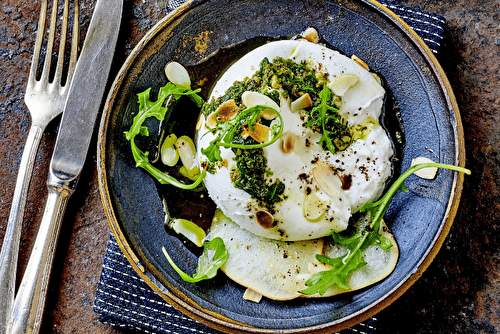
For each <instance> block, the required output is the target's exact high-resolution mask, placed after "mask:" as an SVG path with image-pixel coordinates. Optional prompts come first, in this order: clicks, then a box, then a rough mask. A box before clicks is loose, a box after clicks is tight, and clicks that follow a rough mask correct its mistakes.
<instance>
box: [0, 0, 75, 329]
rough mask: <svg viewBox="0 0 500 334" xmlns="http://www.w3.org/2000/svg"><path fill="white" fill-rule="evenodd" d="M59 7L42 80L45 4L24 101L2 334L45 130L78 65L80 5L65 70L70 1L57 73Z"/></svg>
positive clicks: (6, 250) (1, 264) (4, 262)
mask: <svg viewBox="0 0 500 334" xmlns="http://www.w3.org/2000/svg"><path fill="white" fill-rule="evenodd" d="M58 5H59V4H58V0H54V1H53V4H52V14H51V20H50V27H49V31H50V33H49V35H48V37H47V46H46V53H45V60H44V65H43V69H42V72H41V75H40V77H39V78H38V76H37V68H38V64H39V63H40V55H41V50H42V42H43V40H44V35H45V21H46V18H47V12H48V7H49V6H48V0H44V1H43V2H42V7H41V11H40V20H39V22H38V32H37V38H36V42H35V49H34V52H33V58H32V64H31V70H30V74H29V78H28V85H27V88H26V95H25V97H24V100H25V103H26V105H27V106H28V109H29V111H30V114H31V119H32V122H31V128H30V131H29V134H28V138H27V140H26V145H25V148H24V152H23V156H22V158H21V164H20V166H19V172H18V176H17V181H16V188H15V190H14V197H13V200H12V207H11V211H10V216H9V220H8V223H7V230H6V232H5V237H4V241H3V245H2V250H1V252H0V300H1V301H2V308H0V332H1V333H4V332H5V328H6V326H7V321H8V317H9V314H10V309H11V305H12V303H13V301H14V291H15V285H16V271H17V260H18V252H19V240H20V236H21V228H22V224H23V216H24V207H25V203H26V196H27V194H28V188H29V183H30V179H31V174H32V172H33V164H34V161H35V156H36V152H37V150H38V146H39V144H40V139H41V138H42V134H43V132H44V130H45V128H46V127H47V125H48V124H49V123H50V121H52V120H53V119H54V118H55V117H56V116H57V115H59V114H60V113H61V112H62V111H63V109H64V104H65V103H66V96H67V95H68V90H69V86H70V83H71V78H72V76H73V72H74V70H75V66H76V61H77V54H78V40H79V29H78V25H79V21H80V20H79V6H78V2H75V5H74V14H73V26H72V32H71V51H70V56H69V65H68V67H67V68H66V69H65V68H64V58H65V53H66V52H65V47H66V38H67V35H68V34H67V31H68V22H69V18H70V15H69V9H70V8H69V7H70V6H69V0H66V1H65V2H64V10H63V18H62V23H61V28H60V42H59V50H58V57H57V65H56V66H55V71H54V69H53V68H52V67H53V66H52V64H51V63H52V50H53V48H54V43H55V39H56V30H57V28H56V27H57V21H58V20H57V12H58V7H59V6H58ZM51 73H55V74H54V76H53V78H52V77H51Z"/></svg>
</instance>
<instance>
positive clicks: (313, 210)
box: [302, 193, 331, 222]
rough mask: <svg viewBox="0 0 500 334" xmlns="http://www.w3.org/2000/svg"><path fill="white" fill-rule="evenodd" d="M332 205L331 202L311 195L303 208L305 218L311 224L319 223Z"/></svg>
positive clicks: (313, 194)
mask: <svg viewBox="0 0 500 334" xmlns="http://www.w3.org/2000/svg"><path fill="white" fill-rule="evenodd" d="M330 204H331V201H330V200H328V201H324V200H322V199H321V198H319V197H318V195H316V194H315V193H311V194H309V195H307V196H306V198H305V199H304V204H303V206H302V208H303V213H304V217H305V218H306V219H307V220H309V221H311V222H315V221H318V220H319V219H320V218H321V217H322V216H323V215H324V214H325V212H326V210H327V209H328V206H329V205H330Z"/></svg>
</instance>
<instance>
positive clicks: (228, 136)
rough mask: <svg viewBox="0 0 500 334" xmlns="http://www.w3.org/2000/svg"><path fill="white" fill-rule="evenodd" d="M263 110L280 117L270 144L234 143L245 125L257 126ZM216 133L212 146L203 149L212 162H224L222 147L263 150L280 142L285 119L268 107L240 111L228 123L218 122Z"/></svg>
mask: <svg viewBox="0 0 500 334" xmlns="http://www.w3.org/2000/svg"><path fill="white" fill-rule="evenodd" d="M263 110H272V111H273V112H274V113H276V115H277V116H278V118H279V120H280V122H279V124H278V125H274V126H273V127H272V134H273V137H272V139H271V140H270V141H269V142H264V143H257V144H249V145H246V144H241V143H234V142H233V140H234V139H235V136H236V134H237V133H238V132H240V131H241V128H242V126H243V125H245V124H247V125H248V126H249V127H250V128H252V127H253V125H255V123H256V122H257V119H258V117H259V115H260V112H261V111H263ZM214 131H219V133H218V135H217V137H215V139H213V140H212V141H211V142H210V145H209V146H208V147H206V148H202V149H201V153H203V154H204V155H205V156H206V157H207V158H208V160H209V161H210V162H212V163H214V162H216V161H222V157H221V151H220V147H226V148H240V149H256V148H263V147H266V146H268V145H271V144H272V143H274V142H275V141H276V140H278V139H279V138H280V136H281V134H282V133H283V119H282V118H281V115H280V113H279V112H278V111H277V110H274V109H271V108H269V107H266V106H254V107H251V108H248V109H245V110H242V111H240V112H239V113H238V114H237V115H236V116H235V117H234V118H232V119H230V120H229V121H226V122H218V123H217V127H216V128H215V129H214Z"/></svg>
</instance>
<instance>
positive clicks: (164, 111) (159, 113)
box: [125, 82, 207, 189]
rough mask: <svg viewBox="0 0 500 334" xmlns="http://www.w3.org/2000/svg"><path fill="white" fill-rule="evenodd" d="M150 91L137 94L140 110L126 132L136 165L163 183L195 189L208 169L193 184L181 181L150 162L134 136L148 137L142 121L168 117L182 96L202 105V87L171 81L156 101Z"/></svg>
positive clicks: (147, 153)
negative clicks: (151, 98) (191, 86)
mask: <svg viewBox="0 0 500 334" xmlns="http://www.w3.org/2000/svg"><path fill="white" fill-rule="evenodd" d="M150 92H151V88H148V89H147V90H145V91H144V92H142V93H139V94H137V97H138V99H139V112H138V113H137V115H136V116H135V117H134V119H133V122H132V126H131V127H130V130H129V131H126V132H125V137H126V138H127V140H129V141H130V147H131V149H132V155H133V157H134V160H135V163H136V167H140V168H143V169H145V170H146V171H147V172H148V173H150V174H151V175H152V176H153V177H155V178H156V179H157V180H158V181H159V182H160V183H161V184H170V185H173V186H175V187H178V188H181V189H194V188H196V187H198V186H199V185H200V183H201V182H202V181H203V179H204V178H205V176H206V174H207V173H206V171H202V172H201V173H200V176H199V177H198V179H196V181H195V182H193V183H192V184H185V183H183V182H180V181H178V180H177V179H176V178H174V177H173V176H170V175H168V174H166V173H164V172H162V171H160V170H159V169H158V168H156V167H154V166H153V165H152V164H151V163H150V162H149V159H148V155H149V152H143V151H141V150H140V149H139V148H138V147H137V145H136V144H135V141H134V138H135V136H137V135H141V136H146V137H148V136H149V131H148V128H147V127H145V126H142V123H144V121H145V120H146V119H147V118H149V117H155V118H156V119H158V120H159V121H163V120H164V119H165V118H166V117H167V119H168V117H170V114H171V113H172V111H173V106H174V105H175V102H176V101H177V100H179V99H180V98H181V96H188V97H189V98H190V99H191V100H192V101H193V102H195V103H196V105H197V106H199V107H201V105H202V104H203V99H202V98H201V97H200V96H199V95H198V94H197V93H198V92H200V89H197V90H191V89H189V88H185V87H181V86H178V85H175V84H173V83H170V82H169V83H167V84H166V85H165V86H163V87H161V88H160V91H159V92H158V98H157V99H156V101H154V102H153V101H151V100H150ZM164 105H166V107H164Z"/></svg>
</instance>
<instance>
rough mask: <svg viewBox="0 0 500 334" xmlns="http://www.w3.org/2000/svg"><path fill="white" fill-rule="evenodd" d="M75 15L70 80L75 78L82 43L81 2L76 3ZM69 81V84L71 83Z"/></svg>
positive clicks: (69, 69) (69, 70) (69, 71)
mask: <svg viewBox="0 0 500 334" xmlns="http://www.w3.org/2000/svg"><path fill="white" fill-rule="evenodd" d="M74 7H75V9H74V14H73V31H72V33H71V35H72V38H71V54H70V58H69V68H68V79H69V80H71V78H73V73H74V72H75V67H76V61H77V59H78V44H79V42H80V30H79V25H80V5H79V1H78V0H76V1H75V2H74ZM69 80H67V82H68V81H69Z"/></svg>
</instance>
